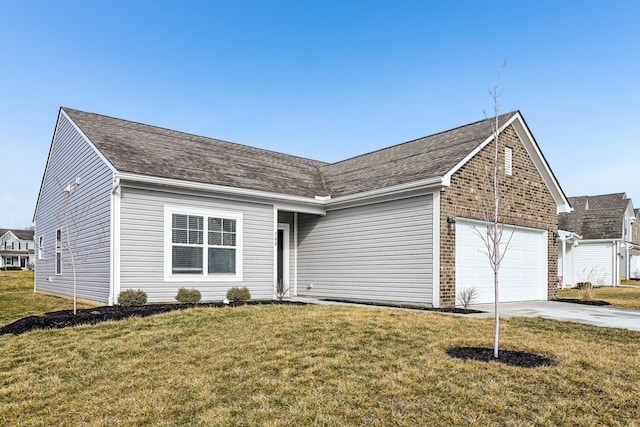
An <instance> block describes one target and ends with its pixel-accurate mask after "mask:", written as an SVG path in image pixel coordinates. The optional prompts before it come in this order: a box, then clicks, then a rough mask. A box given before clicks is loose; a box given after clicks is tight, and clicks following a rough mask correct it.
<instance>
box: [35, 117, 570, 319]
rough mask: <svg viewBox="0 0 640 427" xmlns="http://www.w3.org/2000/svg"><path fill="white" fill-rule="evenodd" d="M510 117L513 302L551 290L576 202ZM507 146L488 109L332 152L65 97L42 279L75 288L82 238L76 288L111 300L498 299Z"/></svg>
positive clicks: (439, 302)
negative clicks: (76, 105) (153, 120)
mask: <svg viewBox="0 0 640 427" xmlns="http://www.w3.org/2000/svg"><path fill="white" fill-rule="evenodd" d="M499 123H500V129H499V132H500V138H499V141H500V145H499V152H500V171H501V184H500V185H501V190H502V198H503V200H504V206H505V211H504V212H503V213H502V215H501V218H500V220H501V221H502V222H504V223H505V224H507V225H506V228H507V229H509V230H513V236H512V239H511V243H510V249H509V251H508V252H507V254H506V257H505V259H504V261H503V267H502V287H501V289H502V291H501V295H502V296H501V300H502V301H515V300H541V299H547V298H548V297H550V296H554V295H555V293H556V288H557V283H556V280H557V248H558V246H557V243H556V241H555V239H554V238H553V236H554V233H556V232H557V223H558V216H557V215H558V213H559V212H567V211H569V209H570V205H569V203H568V201H567V199H566V197H565V196H564V193H563V192H562V189H561V188H560V186H559V184H558V182H557V180H556V179H555V177H554V175H553V173H552V171H551V169H550V168H549V165H548V164H547V162H546V160H545V158H544V156H543V155H542V153H541V151H540V147H539V146H538V144H537V143H536V141H535V139H534V138H533V135H532V134H531V131H530V130H529V128H528V126H527V124H526V123H525V121H524V118H523V117H522V114H521V113H520V112H513V113H509V114H505V115H502V116H500V117H499ZM493 144H494V141H493V132H492V128H491V124H490V123H489V121H487V120H483V121H479V122H475V123H471V124H468V125H465V126H461V127H459V128H456V129H452V130H449V131H446V132H442V133H438V134H435V135H431V136H428V137H424V138H420V139H416V140H413V141H409V142H406V143H403V144H399V145H395V146H392V147H389V148H386V149H383V150H378V151H374V152H372V153H368V154H364V155H361V156H357V157H354V158H351V159H347V160H344V161H341V162H337V163H325V162H321V161H315V160H310V159H305V158H300V157H295V156H290V155H286V154H282V153H277V152H273V151H268V150H262V149H258V148H254V147H249V146H245V145H239V144H234V143H230V142H225V141H220V140H216V139H211V138H205V137H201V136H195V135H190V134H186V133H181V132H177V131H173V130H169V129H163V128H159V127H155V126H150V125H145V124H140V123H135V122H131V121H126V120H121V119H116V118H112V117H107V116H103V115H98V114H93V113H87V112H82V111H77V110H73V109H70V108H61V109H60V111H59V114H58V119H57V123H56V126H55V131H54V135H53V140H52V143H51V148H50V152H49V156H48V160H47V164H46V168H45V171H44V176H43V179H42V184H41V189H40V192H39V196H38V201H37V205H36V209H35V214H34V223H35V227H36V237H37V239H38V241H39V242H40V244H41V247H40V248H39V249H41V251H40V252H39V253H41V254H42V255H43V256H42V258H39V259H38V260H37V264H36V279H35V281H36V283H35V287H36V290H37V291H43V292H52V293H57V294H64V295H72V292H73V289H72V288H73V280H72V276H73V275H72V268H71V267H70V265H71V263H70V259H69V258H70V257H69V254H68V253H67V252H68V251H66V250H65V248H64V246H65V242H68V241H73V242H75V245H74V249H75V251H74V253H75V254H76V257H75V259H76V262H75V264H76V267H77V277H78V296H79V297H81V298H85V299H89V300H94V301H101V302H105V303H109V304H113V303H116V302H117V297H118V295H119V293H120V292H121V291H123V290H125V289H141V290H143V291H145V292H146V293H147V295H148V300H149V301H150V302H161V301H174V298H175V295H176V293H177V290H178V289H179V288H182V287H185V288H196V289H198V290H200V292H201V294H202V298H203V300H222V299H223V298H224V297H225V294H226V292H227V290H228V289H229V288H231V287H233V286H246V287H248V288H249V290H250V291H251V295H252V297H253V298H274V297H275V296H276V293H277V290H278V288H279V284H281V285H280V286H281V290H282V293H283V294H284V296H308V297H317V298H342V299H353V300H386V301H402V302H419V303H425V304H430V305H433V306H435V307H445V306H453V305H455V302H456V301H455V300H456V293H457V292H458V291H459V290H460V289H463V288H470V287H474V288H478V290H479V300H478V302H488V301H491V300H492V298H493V292H492V291H491V289H492V288H491V286H492V283H493V281H492V280H493V278H492V277H493V276H492V274H491V270H490V268H489V267H488V260H487V259H486V257H484V255H482V254H481V253H480V250H481V249H482V247H483V246H482V240H481V239H480V238H479V237H478V236H477V235H475V232H476V231H481V230H482V229H483V227H484V223H483V222H482V219H483V210H482V204H481V200H480V197H481V196H482V195H483V194H484V192H485V189H486V185H487V182H486V174H485V172H486V171H485V166H486V165H487V162H489V161H490V159H493V147H494V145H493ZM78 212H82V215H77V213H78ZM72 213H75V214H76V215H75V216H74V215H73V214H72ZM64 218H66V219H67V221H64ZM69 218H72V219H74V221H69ZM70 222H71V224H72V226H71V227H70V228H69V231H67V227H66V225H69V223H70ZM65 224H66V225H65ZM77 260H81V262H78V261H77Z"/></svg>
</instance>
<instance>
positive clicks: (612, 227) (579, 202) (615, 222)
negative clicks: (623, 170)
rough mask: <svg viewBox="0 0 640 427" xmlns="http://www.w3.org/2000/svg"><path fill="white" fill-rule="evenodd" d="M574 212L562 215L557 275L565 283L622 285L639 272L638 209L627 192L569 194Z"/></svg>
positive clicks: (559, 224) (566, 284) (560, 218)
mask: <svg viewBox="0 0 640 427" xmlns="http://www.w3.org/2000/svg"><path fill="white" fill-rule="evenodd" d="M569 202H570V203H571V206H572V207H573V209H574V210H573V212H568V213H562V214H560V215H559V221H558V227H559V228H560V230H563V231H560V232H559V241H560V244H561V247H560V250H559V253H558V275H559V276H560V277H562V280H563V285H564V286H575V285H576V284H577V283H579V282H591V283H593V284H594V285H600V286H619V285H620V280H621V279H627V278H634V277H636V276H637V275H638V273H640V271H638V270H639V267H640V264H639V263H638V261H639V257H638V256H637V255H635V252H637V249H638V248H640V242H639V241H638V240H637V239H638V237H639V233H638V230H637V229H638V227H640V224H638V222H637V221H636V214H637V211H634V209H633V203H632V201H631V199H629V198H628V197H627V196H626V194H625V193H615V194H603V195H597V196H580V197H569Z"/></svg>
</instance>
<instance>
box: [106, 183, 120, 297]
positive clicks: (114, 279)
mask: <svg viewBox="0 0 640 427" xmlns="http://www.w3.org/2000/svg"><path fill="white" fill-rule="evenodd" d="M120 196H121V186H120V177H118V176H114V178H113V188H112V190H111V233H110V234H111V235H110V240H111V244H110V248H109V252H110V254H109V255H110V259H111V277H110V282H111V283H110V286H109V287H110V291H109V305H115V304H116V303H117V302H118V294H119V293H120Z"/></svg>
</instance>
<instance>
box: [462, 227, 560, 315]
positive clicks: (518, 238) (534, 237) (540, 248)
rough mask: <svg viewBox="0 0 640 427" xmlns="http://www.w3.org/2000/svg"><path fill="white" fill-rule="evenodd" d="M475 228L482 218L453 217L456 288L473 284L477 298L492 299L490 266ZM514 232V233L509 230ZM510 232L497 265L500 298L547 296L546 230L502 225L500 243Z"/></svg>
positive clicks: (505, 239)
mask: <svg viewBox="0 0 640 427" xmlns="http://www.w3.org/2000/svg"><path fill="white" fill-rule="evenodd" d="M478 232H479V233H482V235H486V225H485V223H484V222H480V221H471V220H464V219H456V290H457V291H460V290H461V289H470V288H476V289H477V290H478V293H477V298H476V302H477V303H489V302H493V300H494V288H493V270H492V269H491V266H490V264H489V258H488V257H487V254H486V248H485V245H484V243H483V241H482V239H481V238H480V237H479V236H478ZM512 233H513V234H512ZM510 236H511V241H510V242H509V246H508V248H507V252H506V254H505V256H504V258H503V260H502V263H501V265H500V276H499V280H500V282H499V290H500V301H501V302H502V301H528V300H546V299H547V272H548V264H547V263H548V261H547V250H548V249H547V231H546V230H537V229H532V228H523V227H516V228H515V229H514V228H513V227H510V226H505V228H504V234H503V238H502V247H503V249H502V250H504V247H505V246H506V244H507V242H508V241H509V237H510Z"/></svg>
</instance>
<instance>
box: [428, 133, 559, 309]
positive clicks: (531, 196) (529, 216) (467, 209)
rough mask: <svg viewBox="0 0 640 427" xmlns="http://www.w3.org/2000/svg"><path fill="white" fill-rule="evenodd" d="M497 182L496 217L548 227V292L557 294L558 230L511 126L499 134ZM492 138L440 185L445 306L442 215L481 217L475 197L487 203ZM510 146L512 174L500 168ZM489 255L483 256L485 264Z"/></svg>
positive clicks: (450, 260)
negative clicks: (448, 179)
mask: <svg viewBox="0 0 640 427" xmlns="http://www.w3.org/2000/svg"><path fill="white" fill-rule="evenodd" d="M499 143H500V147H499V148H500V150H499V153H500V154H499V165H498V166H499V182H500V192H501V206H500V222H503V223H506V224H514V225H520V226H525V227H531V228H538V229H544V230H548V231H549V235H548V258H549V268H548V288H547V289H548V292H547V295H548V297H549V298H554V297H555V296H556V293H557V274H558V245H557V243H556V242H555V239H554V236H553V232H556V231H557V230H558V215H557V210H556V209H557V208H556V203H555V201H554V200H553V197H552V195H551V193H550V192H549V190H548V189H547V186H546V185H545V183H544V182H543V180H542V178H541V177H540V174H539V173H538V171H537V169H536V167H535V165H534V164H533V162H532V161H531V158H530V157H529V155H528V153H527V151H526V149H525V147H524V146H523V144H522V142H521V141H520V139H519V138H518V136H517V134H516V132H515V130H514V129H513V127H509V128H507V129H506V130H505V131H503V132H502V133H501V135H500V138H499ZM494 144H495V143H494V142H492V143H490V144H489V145H487V146H486V147H485V148H483V149H482V150H481V151H480V152H479V153H478V154H476V155H475V156H474V157H473V158H472V159H471V160H469V161H468V162H467V163H466V164H465V165H464V166H463V167H462V168H460V169H459V170H458V171H457V172H456V173H454V174H453V176H452V177H451V186H450V187H447V188H445V189H444V191H443V192H442V194H441V199H440V306H441V307H451V306H454V305H455V299H456V279H455V272H456V256H455V232H453V233H450V232H449V231H448V228H447V217H463V218H472V219H479V220H484V213H483V212H484V210H483V208H482V202H481V200H483V199H484V200H486V201H488V202H489V203H491V204H492V203H493V198H492V196H491V195H490V193H489V191H490V189H489V185H490V184H489V177H490V176H492V171H491V170H486V168H491V165H492V164H493V156H494V149H495V145H494ZM505 146H507V147H510V148H511V149H512V150H513V151H512V155H513V157H512V165H513V173H512V175H511V176H507V175H505V173H504V147H505ZM491 169H492V168H491ZM488 262H489V260H488V259H487V263H488Z"/></svg>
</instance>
